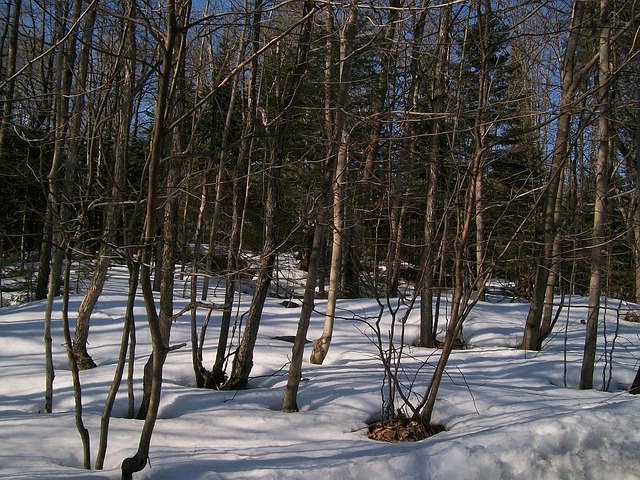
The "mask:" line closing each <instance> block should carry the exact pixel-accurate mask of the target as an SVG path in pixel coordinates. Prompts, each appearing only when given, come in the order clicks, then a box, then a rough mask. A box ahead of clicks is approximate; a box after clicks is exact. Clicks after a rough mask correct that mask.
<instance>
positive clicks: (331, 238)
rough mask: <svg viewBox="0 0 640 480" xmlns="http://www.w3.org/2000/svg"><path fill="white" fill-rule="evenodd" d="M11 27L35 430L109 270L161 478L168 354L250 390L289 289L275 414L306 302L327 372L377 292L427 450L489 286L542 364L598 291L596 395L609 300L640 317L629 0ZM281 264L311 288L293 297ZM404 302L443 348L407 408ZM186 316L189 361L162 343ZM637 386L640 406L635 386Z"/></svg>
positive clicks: (408, 3)
mask: <svg viewBox="0 0 640 480" xmlns="http://www.w3.org/2000/svg"><path fill="white" fill-rule="evenodd" d="M0 19H1V22H0V105H1V108H2V113H1V122H0V253H1V256H0V293H2V295H0V307H6V306H8V305H9V304H14V303H27V302H33V301H43V302H44V305H46V308H45V309H44V318H43V333H44V342H43V346H42V349H43V351H44V362H45V367H46V374H45V375H46V379H45V385H46V388H45V392H44V395H43V397H44V405H43V411H45V412H52V411H53V381H54V377H55V371H54V362H53V360H52V358H53V353H52V352H53V350H52V349H53V347H52V335H55V332H52V325H58V323H57V322H56V321H55V319H56V318H57V317H56V315H58V314H61V316H62V320H63V328H64V333H65V342H64V343H65V345H66V346H67V348H66V350H67V353H68V358H69V365H70V368H71V371H72V373H73V378H74V387H76V388H77V397H76V402H77V406H81V404H82V400H81V388H80V383H81V382H80V375H81V372H83V373H84V372H85V371H89V370H91V369H93V368H95V367H96V366H97V362H96V360H95V359H94V358H93V357H92V352H91V342H89V336H90V334H91V332H92V329H91V328H92V321H91V320H92V314H93V313H94V309H95V306H96V304H97V302H98V301H99V299H100V297H101V294H102V293H103V288H104V286H105V283H106V282H107V280H108V278H109V272H110V269H111V268H113V267H114V265H117V266H123V267H126V269H127V272H128V278H129V280H128V282H129V283H128V292H129V301H128V304H127V306H126V312H125V313H123V315H124V318H125V321H124V324H123V327H122V345H121V350H120V355H119V358H118V367H117V369H116V379H115V380H114V391H113V392H110V400H109V399H108V401H107V403H109V401H113V400H114V399H115V395H116V392H117V390H118V386H119V384H120V381H121V380H122V378H123V377H124V376H126V375H127V374H128V375H132V372H131V370H128V369H127V352H128V351H129V352H130V351H131V349H133V348H135V335H134V332H135V330H136V328H137V329H140V328H145V329H147V330H148V334H149V335H150V342H151V345H152V351H151V352H150V353H151V354H150V355H148V356H147V357H148V358H147V359H146V360H147V361H146V365H145V367H144V386H143V393H142V396H143V399H142V404H141V405H140V406H139V409H138V411H137V412H135V413H132V416H136V417H137V418H138V419H140V420H143V421H144V427H143V428H142V430H141V433H140V446H139V449H138V451H137V452H136V454H135V455H134V456H132V457H129V458H127V459H125V460H124V462H123V463H122V476H123V478H130V477H131V475H132V474H133V473H135V472H138V471H140V470H142V469H143V468H144V467H145V466H146V464H147V460H148V456H149V448H150V443H151V437H152V433H153V430H154V425H155V423H156V420H157V415H158V409H159V405H160V399H161V386H162V381H163V368H164V365H165V362H166V360H167V358H168V356H169V355H171V352H173V351H174V350H177V349H180V348H185V349H190V350H191V352H192V353H191V355H192V367H193V372H192V373H193V378H194V380H193V381H194V384H195V385H196V386H197V387H198V388H208V389H215V390H222V391H233V390H242V389H247V388H248V387H250V385H249V381H250V378H251V373H252V369H253V368H254V358H253V354H254V348H255V345H256V340H257V336H258V331H259V328H260V324H261V319H262V317H263V310H264V309H265V304H266V303H268V301H269V300H270V299H272V298H279V299H280V300H282V301H283V302H285V303H287V304H290V305H291V306H292V307H297V308H299V311H298V314H299V318H298V322H297V327H296V331H295V335H292V336H291V338H290V340H291V342H292V344H293V347H292V351H291V354H290V358H289V362H288V365H287V369H288V376H287V384H286V388H285V394H284V399H283V402H282V406H281V409H282V411H283V412H298V411H299V410H300V406H299V405H298V400H297V394H298V390H299V387H300V382H301V381H302V380H303V375H302V364H303V361H305V360H303V358H304V355H305V345H306V343H307V342H308V341H309V340H308V336H309V335H308V332H309V328H310V321H311V318H312V316H313V315H314V313H316V310H317V302H318V301H321V302H322V305H323V309H324V310H323V311H322V315H321V316H322V319H323V322H324V324H323V328H322V333H321V335H320V336H319V338H317V339H313V340H314V342H313V345H312V352H311V357H310V363H312V364H315V365H321V364H322V363H323V361H324V360H325V358H326V357H327V355H328V352H329V350H330V347H331V344H332V335H333V328H334V323H335V321H336V319H337V318H338V317H339V316H340V314H339V313H338V312H337V310H339V309H337V307H336V305H338V304H339V302H340V301H343V300H347V299H363V298H366V299H372V300H374V301H375V302H376V304H377V305H379V306H380V309H381V310H382V309H387V310H389V311H391V312H394V313H393V324H392V325H393V326H392V327H391V333H389V338H391V340H385V339H386V338H387V333H388V332H385V331H383V330H382V329H380V328H378V329H377V333H378V339H377V341H376V342H377V343H376V344H377V345H378V353H379V356H380V358H381V360H382V364H383V366H384V368H385V375H386V376H385V378H386V382H387V383H388V386H387V387H386V388H388V392H389V393H388V396H387V397H385V398H386V401H385V402H384V405H383V408H382V412H381V415H380V420H381V421H389V422H391V421H394V420H396V419H398V418H403V419H404V418H405V417H406V419H407V420H408V419H411V421H412V422H413V423H412V425H413V427H412V428H415V429H416V430H417V434H418V435H422V436H429V435H430V434H432V433H435V431H437V429H438V428H439V426H438V425H437V424H436V423H435V422H433V421H432V420H433V419H432V416H433V410H434V406H435V403H436V399H437V398H438V391H439V387H440V384H441V381H442V378H443V376H446V373H445V372H446V365H447V362H448V360H449V358H450V355H451V353H452V352H453V351H454V350H455V349H457V348H460V347H461V346H464V345H463V344H464V337H463V335H462V331H463V325H464V324H465V322H466V321H467V320H468V319H469V317H470V315H471V314H472V312H473V310H474V308H475V307H476V306H477V305H479V304H482V303H484V302H485V301H487V297H488V296H491V295H494V294H495V293H496V292H495V290H496V285H498V290H499V291H500V294H501V295H503V296H505V297H508V298H511V299H512V300H513V301H516V300H517V301H519V302H526V304H527V310H526V320H525V322H524V328H523V331H522V332H521V335H520V338H519V339H518V342H517V345H516V346H515V348H516V349H517V350H521V351H534V352H537V351H540V350H542V349H543V347H544V344H545V341H546V340H547V339H548V338H549V335H551V334H552V332H553V329H554V327H555V325H556V323H557V321H558V318H559V313H558V309H557V307H558V304H560V305H563V304H564V303H563V302H564V301H565V299H569V298H572V296H576V295H577V296H581V297H584V298H585V299H586V306H585V309H586V310H585V311H586V314H585V319H584V322H585V338H584V351H583V353H582V354H581V355H582V359H581V369H580V373H579V389H583V390H589V389H592V388H594V370H595V364H596V360H597V338H598V328H599V322H600V320H599V319H600V318H601V315H602V313H603V310H604V309H605V307H604V305H603V302H604V300H603V299H605V298H606V299H616V300H617V301H619V302H620V304H621V305H622V304H623V303H624V304H625V305H632V304H635V303H640V193H639V191H638V184H639V181H640V85H639V83H640V58H639V52H640V48H639V45H638V42H639V40H640V9H639V6H638V4H637V3H636V2H635V1H628V0H558V1H556V0H515V1H505V0H453V1H449V0H445V1H443V2H431V1H429V0H389V1H355V0H354V1H349V2H343V1H332V0H318V1H306V0H305V1H293V0H274V1H267V0H251V1H249V0H244V1H240V0H231V1H223V0H162V1H160V0H158V1H155V2H153V1H149V0H122V1H120V2H115V1H111V0H84V1H82V0H41V1H38V2H23V1H22V0H4V2H3V4H2V5H1V6H0ZM290 259H294V260H295V268H294V269H292V271H294V272H297V273H296V274H297V275H299V276H300V278H302V279H303V281H302V282H301V283H300V285H299V286H298V288H294V287H292V286H291V284H290V283H287V282H282V280H281V278H280V276H281V275H282V272H283V271H285V270H283V269H282V268H281V267H282V264H283V262H286V261H288V260H290ZM74 265H76V266H77V265H82V266H83V268H85V269H86V272H85V275H84V278H85V280H84V281H83V285H82V286H80V285H78V284H77V283H76V284H74V282H73V274H72V268H75V267H74ZM287 271H289V270H287ZM8 279H12V280H11V281H9V280H8ZM16 279H18V281H16ZM177 281H180V285H181V286H182V287H181V288H182V289H183V292H184V295H185V297H186V298H188V299H189V301H188V302H187V303H186V304H184V305H183V304H180V308H176V306H175V305H174V301H175V300H174V295H175V291H176V288H177V286H176V282H177ZM219 288H221V289H222V290H223V293H222V294H218V293H217V292H218V289H219ZM12 292H13V293H14V294H13V295H12ZM247 292H248V294H249V295H250V298H251V301H250V303H249V305H248V306H247V310H246V312H244V313H243V314H242V318H241V320H242V321H241V322H239V321H238V318H239V317H238V315H237V314H236V312H237V309H238V308H239V307H238V305H239V300H238V298H239V297H238V296H239V294H247ZM74 294H81V301H80V302H79V304H78V305H77V310H74V311H73V312H71V309H70V308H69V301H68V299H69V296H70V295H74ZM136 297H138V298H140V299H142V301H143V303H144V315H136V318H135V321H134V308H133V305H134V303H135V300H136ZM60 299H62V303H60V302H59V300H60ZM400 303H401V304H402V305H404V306H405V307H407V312H406V313H405V314H404V317H403V314H401V313H399V312H400V310H398V309H397V308H395V307H394V306H395V305H399V304H400ZM445 303H446V305H447V307H446V309H445V308H444V307H443V308H442V309H441V308H440V306H441V305H444V304H445ZM414 307H415V310H416V311H417V314H418V316H419V333H418V336H417V339H416V342H415V343H416V346H418V347H424V348H429V349H434V348H437V349H438V350H439V351H440V354H439V355H440V356H439V359H438V360H437V361H436V365H435V367H434V369H433V374H432V376H431V380H430V382H429V386H428V388H427V390H426V392H425V394H424V396H423V397H422V398H421V400H420V401H417V402H415V401H413V400H411V401H410V399H409V398H404V395H405V391H404V390H403V389H404V386H403V384H402V382H401V381H400V380H399V375H398V371H399V370H401V368H400V365H401V361H402V355H403V351H402V348H401V347H400V344H401V341H400V340H397V342H395V343H394V341H393V340H392V339H393V335H394V334H400V333H398V332H400V331H401V330H402V325H404V323H405V321H406V319H407V318H408V316H409V312H411V311H413V310H414ZM60 309H61V311H60ZM203 312H204V314H205V319H204V320H202V318H201V315H202V314H203ZM70 316H71V321H70V320H69V317H70ZM187 317H190V318H191V334H190V335H191V337H190V339H189V342H186V343H189V345H187V344H186V343H185V344H184V345H183V344H173V343H172V341H170V335H171V330H172V326H173V325H174V324H175V322H176V320H177V319H178V318H187ZM632 317H640V310H634V309H631V308H630V309H629V310H628V312H627V318H629V319H631V318H632ZM210 318H211V319H212V324H211V330H210V331H209V332H207V326H208V325H209V323H208V322H209V319H210ZM213 319H215V329H216V331H213V330H214V328H213V324H214V321H213ZM136 322H137V323H139V325H137V326H136V325H135V323H136ZM199 322H200V325H199V324H198V323H199ZM55 328H57V327H55ZM374 330H375V329H374ZM394 332H396V333H394ZM207 336H208V341H209V343H214V346H213V347H212V348H213V349H214V352H215V353H214V355H215V361H214V362H212V365H207V364H205V362H204V361H203V348H204V345H205V344H206V341H205V339H206V338H207ZM234 338H237V339H238V341H237V342H236V343H237V344H233V342H234ZM374 343H375V342H374ZM232 344H233V346H232ZM635 368H636V369H638V366H637V365H636V366H635ZM140 374H141V373H140ZM627 387H628V388H629V390H630V391H631V392H632V393H638V392H640V369H639V370H638V375H636V377H635V381H634V382H633V384H632V385H631V386H627ZM398 402H400V404H401V406H402V407H401V408H398ZM401 410H402V414H399V412H400V411H401ZM77 412H78V413H77V423H78V428H79V431H80V434H81V437H83V439H84V440H85V441H84V442H83V443H84V444H85V446H86V444H87V443H88V442H87V441H86V439H87V438H88V433H86V430H83V428H82V415H81V407H80V408H77ZM406 423H407V422H405V424H406ZM405 426H406V425H405ZM434 429H435V430H434ZM83 431H84V432H85V433H84V434H83V433H82V432H83ZM83 435H84V436H83ZM105 443H106V440H105ZM105 448H106V447H105ZM87 450H88V448H87ZM101 453H102V454H104V452H101ZM102 461H104V458H102ZM90 463H91V462H90V460H89V455H88V453H87V454H86V456H85V466H86V467H87V468H89V467H90ZM96 468H98V469H99V468H101V467H100V453H99V458H98V462H97V463H96Z"/></svg>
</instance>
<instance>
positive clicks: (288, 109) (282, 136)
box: [225, 1, 317, 388]
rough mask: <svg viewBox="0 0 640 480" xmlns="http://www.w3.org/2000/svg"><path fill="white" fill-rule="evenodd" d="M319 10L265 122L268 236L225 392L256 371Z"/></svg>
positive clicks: (305, 13)
mask: <svg viewBox="0 0 640 480" xmlns="http://www.w3.org/2000/svg"><path fill="white" fill-rule="evenodd" d="M316 10H317V8H316V7H315V5H314V2H311V1H305V2H304V4H303V7H302V19H301V22H302V23H301V27H300V36H299V39H298V46H297V53H296V62H295V65H294V68H293V72H292V74H291V78H290V80H289V85H288V86H287V87H286V89H285V90H284V91H283V94H282V97H281V98H279V99H278V107H277V110H276V117H275V119H274V120H273V121H267V120H266V118H265V121H266V125H265V127H266V129H267V134H268V135H269V164H268V166H269V172H268V177H267V192H266V194H267V195H266V203H265V233H264V242H263V246H262V258H261V263H260V270H259V272H258V277H257V280H256V289H255V292H254V294H253V299H252V302H251V307H250V308H249V312H248V314H247V323H246V326H245V329H244V332H243V335H242V340H241V342H240V345H239V346H238V349H237V351H236V355H235V356H234V359H233V370H232V372H231V376H230V377H229V380H228V382H227V384H226V385H225V388H243V387H245V386H246V385H247V382H248V379H249V373H250V372H251V368H252V367H253V348H254V346H255V342H256V338H257V335H258V327H259V325H260V317H261V315H262V309H263V307H264V302H265V300H266V298H267V294H268V292H269V286H270V284H271V278H272V277H273V271H274V264H275V260H276V257H277V252H278V243H279V239H278V223H279V221H278V220H279V214H280V211H281V204H280V173H281V170H282V167H283V165H284V162H285V154H286V151H285V141H286V134H287V131H288V127H289V123H290V119H291V116H292V114H293V109H294V108H295V106H296V99H297V97H298V94H299V91H300V86H301V83H302V81H303V77H304V73H305V72H306V70H307V63H308V57H309V51H310V48H311V36H312V28H313V22H314V16H315V13H316Z"/></svg>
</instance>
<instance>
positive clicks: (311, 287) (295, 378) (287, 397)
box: [282, 3, 358, 412]
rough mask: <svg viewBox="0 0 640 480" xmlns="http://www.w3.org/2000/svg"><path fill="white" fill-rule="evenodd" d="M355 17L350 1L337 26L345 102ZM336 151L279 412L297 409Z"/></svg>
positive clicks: (338, 127)
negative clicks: (343, 16) (340, 26)
mask: <svg viewBox="0 0 640 480" xmlns="http://www.w3.org/2000/svg"><path fill="white" fill-rule="evenodd" d="M357 19H358V6H357V5H356V4H355V3H354V4H352V5H351V6H350V7H349V11H348V14H347V18H346V20H345V23H344V25H343V27H342V29H341V30H340V77H339V84H338V95H337V98H336V103H337V104H338V105H345V104H346V102H347V96H348V88H349V82H350V80H351V68H352V62H353V55H352V52H353V48H354V45H353V42H354V39H355V35H356V21H357ZM345 123H346V113H345V112H344V111H342V109H339V110H338V113H337V116H336V121H335V127H334V128H335V131H336V132H340V135H341V137H340V138H342V132H343V128H344V124H345ZM337 161H338V158H337V153H336V154H335V155H331V156H330V157H329V159H328V160H327V162H326V164H325V170H324V180H323V190H322V192H321V195H322V197H321V200H320V205H319V206H318V211H317V213H316V223H315V232H314V236H313V246H312V249H311V256H310V259H309V269H308V272H307V283H306V285H305V290H304V298H303V300H302V311H301V312H300V319H299V320H298V328H297V330H296V337H295V341H294V344H293V349H292V353H291V363H290V364H289V376H288V380H287V386H286V389H285V393H284V398H283V402H282V411H283V412H297V411H298V403H297V396H298V387H299V386H300V379H301V378H302V358H303V355H304V347H305V344H306V341H307V340H306V338H307V331H308V329H309V323H310V319H311V313H312V312H313V308H314V304H315V289H316V282H317V280H318V269H319V263H320V250H321V246H322V243H323V239H324V232H325V228H326V215H327V213H326V210H327V208H328V206H329V204H330V201H331V199H332V191H333V189H332V185H333V179H334V178H335V176H336V175H335V171H336V167H337Z"/></svg>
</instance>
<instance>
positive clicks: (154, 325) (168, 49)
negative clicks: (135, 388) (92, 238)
mask: <svg viewBox="0 0 640 480" xmlns="http://www.w3.org/2000/svg"><path fill="white" fill-rule="evenodd" d="M165 8H166V15H167V23H166V31H165V33H164V36H163V39H162V45H161V46H162V49H161V52H162V61H161V64H160V67H159V74H158V89H157V96H156V103H155V120H154V125H153V131H152V140H151V150H150V152H149V158H148V170H147V175H148V185H147V210H146V215H145V230H144V239H143V244H142V248H141V252H140V285H141V287H142V295H143V299H144V305H145V310H146V313H147V322H148V325H149V331H150V333H151V344H152V354H151V360H150V361H151V368H150V369H149V370H150V377H151V381H150V382H149V385H150V387H149V396H148V399H149V400H148V408H147V412H146V416H145V419H144V425H143V427H142V432H141V433H140V441H139V444H138V450H137V452H136V453H135V455H134V456H133V457H129V458H126V459H124V460H123V462H122V466H121V470H122V478H123V479H130V478H132V475H133V473H135V472H138V471H140V470H142V469H143V468H144V467H145V465H146V464H147V460H148V457H149V448H150V445H151V436H152V434H153V430H154V427H155V422H156V419H157V416H158V408H159V406H160V393H161V389H162V371H163V367H164V362H165V360H166V357H167V353H168V351H169V334H170V331H171V323H172V320H173V319H172V317H171V316H168V317H167V316H166V315H167V313H166V312H167V310H169V307H167V305H171V304H172V297H173V290H169V289H168V288H162V293H161V298H160V312H161V315H158V310H157V309H156V304H155V299H154V294H153V288H152V283H151V260H152V255H153V246H154V244H155V243H156V221H157V208H158V204H159V201H158V190H159V182H160V160H161V158H162V152H163V146H164V143H165V140H166V136H167V126H168V124H169V115H170V112H169V107H170V88H171V85H172V81H175V79H176V78H178V77H179V75H177V74H176V73H177V72H175V70H174V69H175V66H176V65H183V63H182V60H181V56H182V54H183V53H184V48H185V36H186V23H187V21H188V19H189V13H190V10H191V2H190V1H189V0H185V1H183V2H176V1H174V0H170V1H169V2H167V4H166V6H165ZM176 50H177V51H178V53H179V55H176ZM174 86H175V84H174ZM167 219H169V220H171V219H170V218H169V216H167V217H165V220H167ZM172 273H173V272H172ZM167 295H168V296H169V297H170V298H166V296H167Z"/></svg>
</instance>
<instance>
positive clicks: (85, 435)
mask: <svg viewBox="0 0 640 480" xmlns="http://www.w3.org/2000/svg"><path fill="white" fill-rule="evenodd" d="M65 260H66V262H65V271H64V287H63V295H64V296H63V300H62V331H63V334H64V343H65V348H66V350H67V359H68V363H69V369H70V370H71V378H72V381H73V399H74V404H75V409H74V410H75V421H76V428H77V429H78V433H79V434H80V439H81V441H82V453H83V455H82V459H83V462H82V463H83V467H84V468H85V469H86V470H90V469H91V442H90V439H89V430H87V428H86V427H85V426H84V422H83V420H82V387H81V385H80V373H79V371H78V364H77V361H76V359H75V358H74V354H73V349H72V347H71V330H70V328H69V293H70V292H69V289H70V281H69V280H70V277H71V247H67V249H66V251H65Z"/></svg>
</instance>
